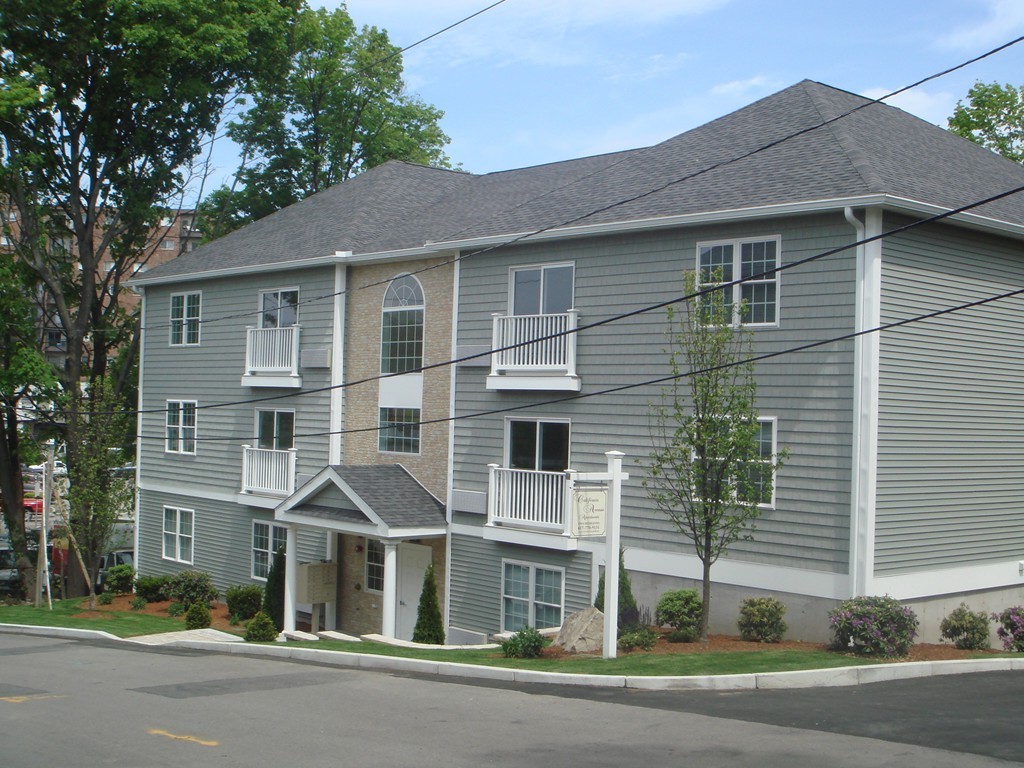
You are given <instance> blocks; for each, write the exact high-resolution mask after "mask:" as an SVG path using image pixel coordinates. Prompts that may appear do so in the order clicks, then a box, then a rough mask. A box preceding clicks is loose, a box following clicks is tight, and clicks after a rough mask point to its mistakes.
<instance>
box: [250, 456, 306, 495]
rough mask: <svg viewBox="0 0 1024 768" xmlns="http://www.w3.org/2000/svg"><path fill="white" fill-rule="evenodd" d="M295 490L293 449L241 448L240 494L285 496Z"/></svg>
mask: <svg viewBox="0 0 1024 768" xmlns="http://www.w3.org/2000/svg"><path fill="white" fill-rule="evenodd" d="M294 490H295V449H294V448H289V449H288V450H285V451H280V450H274V449H270V448H253V447H252V446H250V445H243V446H242V493H254V494H257V495H259V496H287V495H288V494H290V493H291V492H292V491H294Z"/></svg>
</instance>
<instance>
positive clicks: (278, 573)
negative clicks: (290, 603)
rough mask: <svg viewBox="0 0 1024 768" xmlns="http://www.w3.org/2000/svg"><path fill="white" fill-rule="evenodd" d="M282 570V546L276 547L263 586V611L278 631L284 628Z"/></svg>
mask: <svg viewBox="0 0 1024 768" xmlns="http://www.w3.org/2000/svg"><path fill="white" fill-rule="evenodd" d="M284 570H285V555H284V547H278V549H277V551H276V552H274V559H273V560H271V562H270V572H269V573H267V583H266V585H264V587H263V612H264V613H266V614H267V616H269V617H270V620H271V621H272V622H274V626H275V627H277V631H278V632H281V631H283V630H284Z"/></svg>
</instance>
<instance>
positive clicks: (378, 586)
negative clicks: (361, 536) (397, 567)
mask: <svg viewBox="0 0 1024 768" xmlns="http://www.w3.org/2000/svg"><path fill="white" fill-rule="evenodd" d="M366 590H367V591H368V592H383V591H384V544H383V542H380V541H377V540H376V539H367V540H366Z"/></svg>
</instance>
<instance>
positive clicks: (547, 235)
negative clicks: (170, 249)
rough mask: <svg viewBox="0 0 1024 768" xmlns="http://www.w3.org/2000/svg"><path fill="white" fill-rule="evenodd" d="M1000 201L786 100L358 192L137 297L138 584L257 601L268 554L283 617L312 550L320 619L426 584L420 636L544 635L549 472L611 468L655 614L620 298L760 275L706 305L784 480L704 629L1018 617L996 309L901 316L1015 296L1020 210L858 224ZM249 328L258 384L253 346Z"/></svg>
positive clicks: (344, 625) (352, 617) (925, 130)
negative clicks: (245, 591) (235, 589)
mask: <svg viewBox="0 0 1024 768" xmlns="http://www.w3.org/2000/svg"><path fill="white" fill-rule="evenodd" d="M1021 185H1024V169H1022V168H1020V167H1019V166H1017V165H1015V164H1013V163H1011V162H1009V161H1006V160H1004V159H1002V158H999V157H997V156H995V155H994V154H992V153H990V152H988V151H987V150H984V149H982V148H980V147H978V146H976V145H973V144H971V143H970V142H967V141H965V140H962V139H960V138H958V137H956V136H953V135H951V134H948V133H947V132H945V131H943V130H941V129H939V128H937V127H935V126H932V125H929V124H927V123H924V122H922V121H920V120H918V119H916V118H914V117H912V116H910V115H908V114H906V113H904V112H901V111H900V110H898V109H894V108H892V107H887V106H883V105H877V104H870V103H869V102H867V101H866V100H865V99H863V98H862V97H859V96H856V95H853V94H849V93H846V92H843V91H838V90H836V89H833V88H830V87H828V86H825V85H822V84H819V83H814V82H810V81H804V82H802V83H799V84H797V85H795V86H792V87H790V88H787V89H785V90H783V91H780V92H779V93H776V94H774V95H772V96H769V97H767V98H765V99H762V100H761V101H758V102H756V103H754V104H751V105H750V106H748V107H746V108H744V109H741V110H739V111H737V112H734V113H732V114H730V115H727V116H725V117H723V118H720V119H719V120H716V121H713V122H711V123H708V124H707V125H704V126H702V127H700V128H697V129H695V130H692V131H689V132H687V133H684V134H681V135H680V136H677V137H675V138H672V139H669V140H668V141H665V142H663V143H661V144H658V145H655V146H652V147H648V148H644V149H638V150H631V151H626V152H621V153H616V154H610V155H604V156H600V157H592V158H583V159H580V160H572V161H568V162H564V163H554V164H550V165H545V166H539V167H536V168H527V169H520V170H515V171H507V172H500V173H492V174H487V175H483V176H474V175H471V174H466V173H456V172H450V171H441V170H436V169H428V168H420V167H417V166H412V165H408V164H405V163H394V162H392V163H387V164H385V165H383V166H380V167H379V168H375V169H373V170H371V171H368V172H366V173H364V174H361V175H360V176H358V177H356V178H354V179H353V180H351V181H348V182H345V183H344V184H341V185H339V186H338V187H335V188H333V189H331V190H327V191H325V192H323V193H321V194H319V195H316V196H313V197H311V198H309V199H308V200H306V201H303V202H302V203H298V204H296V205H294V206H291V207H290V208H287V209H285V210H283V211H280V212H278V213H276V214H274V215H272V216H269V217H267V218H266V219H264V220H262V221H259V222H256V223H254V224H252V225H250V226H248V227H245V228H243V229H241V230H239V231H238V232H235V233H232V234H231V235H228V236H227V237H225V238H222V239H221V240H218V241H215V242H213V243H210V244H208V245H206V246H203V247H202V248H200V249H198V250H196V251H195V252H194V253H192V254H188V255H185V256H182V257H180V258H179V259H176V260H175V261H173V262H171V263H169V264H167V265H165V266H163V267H161V268H159V269H156V270H153V271H152V272H150V273H148V274H147V275H146V276H145V277H144V278H142V279H140V280H138V281H136V285H137V286H139V287H140V288H142V289H143V290H144V294H145V301H144V313H145V314H144V324H145V327H146V334H145V344H144V350H143V356H142V361H143V374H142V404H143V408H144V413H143V415H142V416H141V417H140V432H141V434H142V440H141V441H140V456H139V467H140V475H139V485H140V493H139V516H138V520H139V524H138V539H139V540H138V545H137V550H138V560H139V568H140V571H141V572H143V573H157V572H169V571H173V570H176V569H178V568H182V567H195V568H200V569H203V570H209V571H211V572H212V573H214V574H215V577H216V580H217V582H218V584H220V585H222V586H226V585H228V584H233V583H242V582H245V581H248V580H253V579H257V580H258V579H259V578H262V577H265V572H266V564H267V562H268V558H269V554H270V552H272V550H273V549H274V547H275V546H277V545H278V544H279V543H287V546H288V550H289V552H290V553H291V554H292V556H291V557H290V558H289V568H290V570H289V583H290V585H291V587H290V590H289V594H290V596H291V599H292V605H293V607H294V605H295V604H296V603H300V604H301V603H302V598H303V596H304V595H305V592H304V591H302V590H299V589H298V588H297V586H296V584H297V582H300V581H302V578H303V577H302V573H303V572H302V571H300V569H299V564H300V563H302V562H316V561H320V560H327V561H330V562H331V563H333V566H334V570H330V571H323V572H327V573H330V574H331V578H332V579H334V583H333V587H334V589H333V591H332V592H331V596H332V597H333V598H334V601H333V602H332V603H331V604H330V605H328V609H327V614H326V615H327V622H326V623H327V624H328V625H329V626H336V627H338V628H339V629H343V630H347V631H380V630H381V629H383V630H384V631H385V632H391V633H394V634H398V635H400V636H401V635H403V634H404V635H407V634H408V626H409V621H410V618H409V615H408V610H407V608H408V603H409V598H410V597H411V599H412V601H413V602H415V600H416V599H417V598H418V590H419V583H418V582H419V581H420V580H421V579H422V568H423V567H425V563H426V562H433V563H434V564H435V569H436V570H437V572H438V573H439V574H441V576H440V578H441V581H443V584H442V587H443V604H444V610H445V613H446V619H447V623H448V625H449V628H450V630H449V635H450V637H451V638H452V639H458V638H470V637H474V636H478V635H483V634H493V633H496V632H501V631H510V630H514V629H517V628H518V627H520V626H522V625H524V624H531V625H535V626H555V625H557V624H559V623H560V622H561V620H562V618H564V616H565V615H567V614H568V613H570V612H572V611H574V610H577V609H579V608H581V607H583V606H585V605H587V604H589V603H590V601H591V600H592V596H593V593H594V591H595V588H596V583H597V577H598V573H599V570H600V568H601V566H602V565H603V562H604V560H603V558H604V545H603V542H602V541H600V540H595V539H591V538H583V537H576V536H573V535H572V532H571V528H570V521H569V517H568V515H567V514H566V509H567V503H566V498H567V494H566V490H567V488H566V475H565V473H564V471H563V470H565V469H566V468H572V469H575V470H577V471H583V472H588V471H597V470H601V469H603V467H604V453H605V452H606V451H609V450H620V451H623V452H624V453H625V454H626V455H627V459H626V469H627V471H629V472H630V475H631V479H630V480H629V481H627V482H626V484H625V487H624V495H623V510H622V515H623V519H622V541H623V545H624V547H625V562H626V567H627V568H628V570H629V571H630V573H631V575H632V578H633V586H634V592H635V593H636V594H637V596H638V599H639V600H640V602H641V603H644V604H647V605H653V604H654V602H655V601H656V599H657V596H658V594H660V592H661V591H663V590H664V589H667V588H673V587H678V586H681V585H687V584H689V583H692V580H693V579H695V578H697V577H698V576H699V572H700V571H699V564H698V562H697V560H696V558H695V557H694V556H693V555H692V554H691V550H690V547H689V545H688V543H687V542H686V541H685V539H684V538H683V537H682V536H681V535H680V534H679V533H678V532H676V531H674V530H673V529H672V527H671V525H670V524H669V523H668V521H667V520H666V519H665V518H664V517H663V516H661V515H660V514H659V513H658V512H657V511H655V510H654V509H653V508H652V505H651V504H650V503H649V502H648V500H647V499H646V498H645V496H644V494H643V491H642V489H641V486H640V477H641V476H642V474H643V472H644V461H645V458H646V456H647V454H648V452H649V451H650V445H651V436H650V434H649V429H648V416H647V414H648V410H649V404H650V403H651V402H652V401H654V400H656V399H657V398H658V397H659V393H660V389H659V387H657V386H654V385H650V384H645V382H649V381H651V380H653V379H656V378H657V377H659V376H662V375H664V374H665V373H666V372H667V365H666V355H665V353H664V351H663V350H664V347H665V330H666V320H665V314H664V310H662V309H658V310H653V311H648V312H639V313H636V312H635V310H639V309H642V308H644V307H649V306H653V305H657V304H660V303H662V302H666V301H670V300H672V299H673V298H677V297H678V296H680V295H681V293H682V274H683V271H684V270H698V269H700V268H708V269H710V268H718V269H721V270H722V271H723V272H724V273H725V274H726V275H727V276H730V277H735V278H739V277H743V276H747V275H751V274H758V273H762V272H764V271H765V270H769V271H770V270H771V269H773V268H776V267H777V268H779V269H780V271H778V272H776V273H774V274H769V275H765V276H762V277H759V278H757V279H755V280H752V281H750V282H748V283H744V284H742V285H738V286H736V287H735V288H734V289H733V293H734V297H733V298H734V299H735V301H736V304H737V305H739V304H740V302H741V301H742V302H744V303H745V306H746V314H745V315H744V316H743V317H742V318H738V321H739V322H743V323H744V324H746V325H748V326H749V327H750V328H751V330H752V331H753V332H754V339H755V347H756V352H757V353H758V354H769V353H777V354H778V356H777V357H774V358H769V359H765V360H763V361H762V362H759V363H758V367H757V379H758V387H759V389H758V407H759V410H760V413H761V435H762V443H763V446H764V450H765V452H766V453H767V452H771V451H775V450H779V449H781V448H783V447H784V448H786V449H787V450H788V451H789V458H788V461H787V462H786V464H785V466H784V467H783V469H782V470H781V471H780V472H779V474H778V477H777V478H776V482H775V489H774V493H773V496H772V498H771V499H766V500H765V504H764V510H763V512H764V514H763V516H762V518H761V520H760V521H759V523H758V527H757V532H756V535H755V537H754V538H753V540H751V541H745V542H741V543H738V544H736V545H735V546H734V547H733V548H732V549H731V551H730V553H729V555H728V557H726V558H724V559H723V560H721V561H720V562H719V563H718V564H717V565H716V567H715V571H714V575H715V580H716V582H717V585H718V586H717V588H716V593H715V594H716V614H715V615H714V616H713V622H714V624H715V626H714V627H713V629H714V628H717V629H720V630H725V631H729V630H731V629H732V628H733V627H734V621H735V607H736V602H737V600H738V599H739V598H741V597H744V596H748V595H754V594H763V593H770V594H775V595H777V596H779V597H780V598H781V599H783V600H784V601H785V602H786V603H787V605H788V606H789V614H788V616H787V620H788V621H789V623H790V625H791V626H792V627H794V634H796V635H800V636H803V637H806V638H814V637H820V636H823V635H824V634H825V631H826V627H825V612H826V610H827V608H828V607H830V606H831V605H833V604H834V603H835V601H836V600H839V599H842V598H845V597H849V596H852V595H856V594H882V593H889V594H892V595H894V596H896V597H898V598H900V599H903V600H906V601H909V602H911V603H913V604H914V605H915V606H916V607H917V608H918V610H919V613H920V614H921V616H922V618H923V619H924V625H925V628H926V629H928V627H930V626H932V627H933V626H935V625H937V622H938V619H940V618H941V616H942V614H943V613H944V612H945V611H946V610H947V609H948V607H950V605H951V604H952V605H955V604H956V603H958V602H959V601H960V600H962V599H965V600H967V601H968V602H969V603H970V604H971V605H972V607H974V608H975V610H978V609H982V608H985V609H989V608H991V609H995V608H1000V607H1005V606H1006V605H1009V604H1013V603H1019V602H1020V601H1021V598H1022V585H1024V564H1022V563H1024V468H1022V467H1021V462H1020V456H1021V455H1022V454H1024V429H1022V427H1024V423H1022V422H1024V416H1022V414H1021V410H1020V406H1019V404H1020V402H1022V400H1024V376H1022V375H1021V374H1022V373H1024V370H1022V368H1024V362H1022V360H1024V354H1022V352H1024V333H1022V331H1024V313H1022V310H1024V299H1022V298H1021V297H1020V296H1013V297H1009V298H1004V299H1001V300H998V301H991V302H984V303H978V304H976V305H974V306H972V307H969V308H964V309H962V310H960V311H957V312H952V313H948V314H940V315H936V316H934V317H931V318H928V319H922V320H914V319H915V318H918V317H920V316H924V315H928V314H929V313H934V312H939V311H942V310H947V309H950V308H953V307H956V306H958V305H961V304H967V303H970V302H979V301H982V300H984V299H988V298H990V297H994V296H997V295H999V294H1003V293H1007V292H1010V291H1015V290H1018V289H1020V288H1021V287H1024V254H1022V249H1021V240H1022V238H1024V200H1022V199H1021V197H1020V195H1015V196H1009V197H1005V198H1002V199H999V200H993V201H991V202H988V203H986V204H984V205H980V206H977V207H973V208H971V209H970V210H967V211H963V212H960V213H957V214H955V215H953V216H950V217H948V218H946V219H944V220H942V221H940V222H933V223H925V224H923V225H919V226H913V227H911V228H907V229H902V230H900V231H898V232H894V233H892V234H888V235H886V236H885V237H878V236H881V235H883V234H885V233H887V232H890V231H892V230H897V229H899V228H901V227H904V226H906V225H911V224H915V223H917V222H921V221H922V220H923V219H925V218H927V217H930V216H932V215H935V214H938V213H942V212H946V211H949V210H950V209H954V208H959V207H961V206H964V205H968V204H972V203H975V202H977V201H980V200H983V199H985V198H988V197H990V196H992V195H994V194H997V193H1001V192H1005V191H1007V190H1010V189H1014V188H1016V187H1019V186H1021ZM869 238H878V239H874V240H870V242H867V243H865V244H862V245H857V246H853V244H854V243H855V242H857V241H858V240H864V239H869ZM845 246H852V247H848V248H846V249H845V250H842V251H839V252H836V253H834V254H831V255H827V256H824V257H821V258H816V259H811V260H809V261H807V262H806V263H802V262H803V260H804V259H810V257H814V256H817V255H819V254H822V253H824V252H826V251H829V250H831V249H836V248H841V247H845ZM618 315H627V316H626V317H623V318H621V319H615V320H614V321H612V322H608V323H607V324H602V325H598V326H595V327H593V328H588V327H587V326H589V325H591V324H594V323H597V322H599V321H602V320H609V319H612V318H616V317H617V316H618ZM905 320H914V321H913V322H908V323H906V324H905V325H899V326H893V327H890V328H887V329H886V330H884V331H882V332H880V333H875V332H872V333H863V334H861V335H856V334H857V333H858V332H860V331H871V330H872V329H875V328H877V327H880V326H884V325H887V324H891V323H894V322H899V321H905ZM574 328H580V329H581V330H580V332H578V333H569V334H568V335H565V336H561V337H558V338H557V339H555V338H553V337H552V336H551V335H552V334H555V333H559V332H562V331H569V332H571V331H572V330H573V329H574ZM288 329H292V330H288ZM300 333H301V336H300ZM290 334H291V335H290ZM535 339H537V340H538V341H536V342H535V343H531V342H532V341H533V340H535ZM261 340H267V344H266V345H265V346H267V347H269V348H270V351H268V354H271V356H272V358H273V355H275V354H280V355H284V354H285V350H286V349H287V350H288V353H287V355H286V357H287V360H285V363H287V364H283V363H282V362H281V360H280V359H278V358H273V359H271V360H270V362H269V363H266V362H263V361H261V360H260V359H256V357H254V355H255V354H256V350H257V349H258V348H259V345H260V343H261ZM798 347H804V348H805V349H803V350H802V351H790V350H794V349H795V348H798ZM492 349H495V350H500V351H498V352H495V353H494V354H489V353H490V351H491V350H492ZM450 359H458V360H459V361H460V362H458V363H457V364H456V365H453V366H444V365H441V366H438V367H430V365H431V363H434V362H437V363H443V362H445V361H447V360H450ZM422 366H427V369H426V370H422V371H421V370H420V368H421V367H422ZM382 373H383V374H387V378H384V379H377V378H376V377H377V376H379V375H380V374H382ZM208 406H216V407H208ZM449 415H450V416H454V417H455V418H454V419H453V420H452V421H450V422H448V421H446V419H447V417H448V416H449ZM278 471H280V474H275V473H277V472H278ZM318 573H320V571H318ZM417 573H418V574H419V575H418V576H417ZM414 583H415V587H414V586H413V584H414ZM412 592H415V595H412ZM305 596H307V597H308V595H305ZM403 603H405V604H406V605H405V606H404V608H405V609H406V612H405V614H404V615H403V605H402V604H403Z"/></svg>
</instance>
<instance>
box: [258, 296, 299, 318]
mask: <svg viewBox="0 0 1024 768" xmlns="http://www.w3.org/2000/svg"><path fill="white" fill-rule="evenodd" d="M298 322H299V289H298V288H286V289H280V290H273V291H261V292H260V328H289V327H291V326H293V325H297V324H298Z"/></svg>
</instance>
